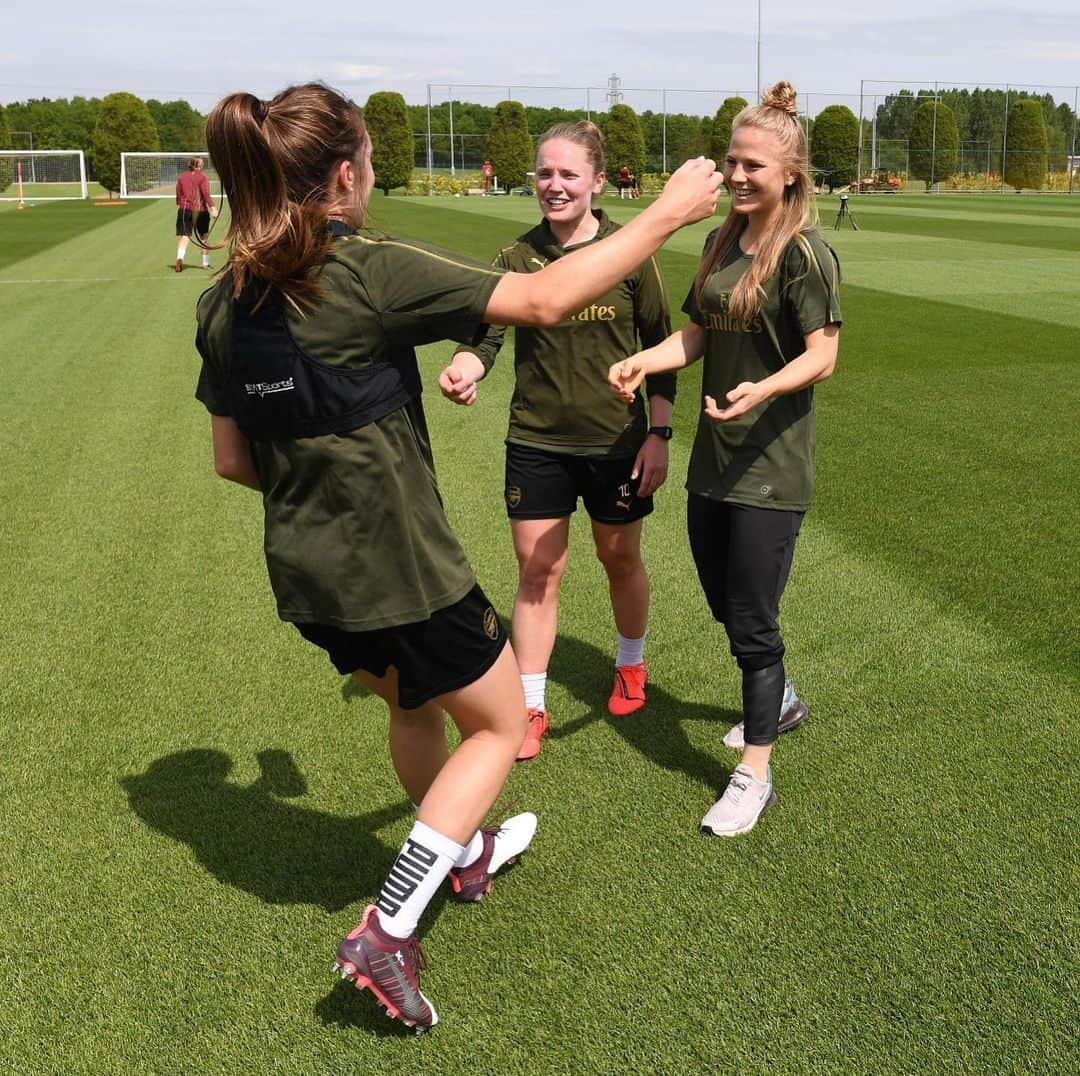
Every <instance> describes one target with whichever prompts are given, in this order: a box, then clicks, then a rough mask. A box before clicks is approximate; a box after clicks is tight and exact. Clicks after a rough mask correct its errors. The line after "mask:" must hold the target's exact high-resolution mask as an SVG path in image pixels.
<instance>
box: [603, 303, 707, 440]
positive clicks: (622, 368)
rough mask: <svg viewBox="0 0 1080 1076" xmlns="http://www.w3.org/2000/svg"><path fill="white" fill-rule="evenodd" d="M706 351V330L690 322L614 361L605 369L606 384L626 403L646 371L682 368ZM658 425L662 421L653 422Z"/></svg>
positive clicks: (655, 371) (649, 372)
mask: <svg viewBox="0 0 1080 1076" xmlns="http://www.w3.org/2000/svg"><path fill="white" fill-rule="evenodd" d="M704 353H705V330H704V329H703V328H702V327H701V326H700V325H696V324H694V322H690V323H689V324H687V325H684V326H683V327H682V328H681V329H678V330H676V331H675V332H673V333H672V334H671V335H670V336H669V337H668V338H667V339H666V340H664V341H663V342H662V343H659V344H657V345H656V347H650V348H647V349H646V350H645V351H639V352H638V353H637V354H636V355H631V356H630V357H629V358H628V359H623V360H622V361H621V362H617V363H615V364H614V365H613V366H612V367H611V369H610V370H608V384H609V385H611V388H612V391H613V392H614V393H615V395H616V396H618V397H619V398H620V399H622V400H624V401H625V402H626V403H630V402H631V401H632V400H633V398H634V393H635V392H637V389H638V386H639V385H640V384H641V382H642V381H644V380H645V377H646V376H647V375H648V374H659V373H663V372H664V371H665V370H681V369H682V368H683V367H684V366H689V365H690V364H691V363H694V362H697V360H698V359H700V358H701V356H702V355H703V354H704ZM653 424H654V425H661V423H656V422H654V423H653Z"/></svg>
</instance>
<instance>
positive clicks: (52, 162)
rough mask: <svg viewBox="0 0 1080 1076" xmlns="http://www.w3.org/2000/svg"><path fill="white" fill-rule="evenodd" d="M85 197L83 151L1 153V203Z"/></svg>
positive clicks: (60, 150) (43, 150) (7, 150)
mask: <svg viewBox="0 0 1080 1076" xmlns="http://www.w3.org/2000/svg"><path fill="white" fill-rule="evenodd" d="M20 176H21V178H22V190H21V192H20V190H19V179H20ZM86 194H87V192H86V161H85V159H84V158H83V152H82V150H81V149H38V150H24V149H5V150H0V202H17V201H18V200H19V199H20V197H21V198H22V199H23V200H24V201H27V202H55V201H60V200H61V199H78V198H85V197H86Z"/></svg>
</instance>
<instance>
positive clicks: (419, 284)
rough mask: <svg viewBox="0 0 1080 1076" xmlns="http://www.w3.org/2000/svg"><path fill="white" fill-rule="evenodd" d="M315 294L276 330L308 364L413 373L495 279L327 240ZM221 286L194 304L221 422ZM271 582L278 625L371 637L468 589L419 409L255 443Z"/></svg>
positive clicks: (205, 378) (205, 373)
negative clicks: (406, 368) (392, 366)
mask: <svg viewBox="0 0 1080 1076" xmlns="http://www.w3.org/2000/svg"><path fill="white" fill-rule="evenodd" d="M319 275H320V280H321V283H322V294H321V296H320V298H319V300H318V303H317V306H316V309H315V310H314V311H309V312H307V313H306V314H304V315H301V314H300V313H299V312H297V311H296V310H294V309H293V308H291V306H290V305H289V304H286V310H287V315H286V325H287V328H288V330H289V332H290V333H291V334H292V336H293V338H294V340H295V342H296V344H297V345H298V346H299V348H300V349H301V350H302V351H303V352H305V353H306V354H307V355H308V356H309V357H310V359H312V360H314V362H315V363H320V364H325V365H327V366H329V367H350V368H362V367H366V366H370V365H371V364H373V363H384V362H386V363H395V362H407V361H413V350H412V349H413V347H414V346H416V345H418V344H425V343H430V342H432V341H435V340H441V339H447V338H449V339H453V340H458V341H462V342H475V341H476V340H477V339H479V337H480V335H481V334H482V333H483V331H484V329H486V325H484V324H483V316H484V310H485V308H486V307H487V303H488V299H489V298H490V296H491V293H492V291H494V289H495V285H496V284H497V283H498V281H499V276H500V274H499V273H498V272H497V271H495V270H492V269H491V268H490V267H489V266H487V265H483V264H482V263H479V262H474V261H471V260H469V259H466V258H462V257H459V256H457V255H454V254H449V253H446V252H443V251H440V250H437V249H435V248H433V247H427V246H425V245H423V244H420V243H414V242H411V241H401V240H395V239H389V238H385V237H380V238H371V237H368V236H362V235H353V234H349V235H344V236H338V237H337V238H335V240H334V245H333V250H332V252H331V253H330V254H329V255H328V257H327V259H326V260H325V262H324V263H323V265H322V267H321V269H320V270H319ZM232 309H233V302H232V299H231V282H230V280H229V278H228V277H226V278H225V279H223V280H221V281H220V282H219V283H218V284H216V285H215V286H214V287H212V288H210V289H209V290H208V291H206V292H205V293H204V294H203V295H202V297H201V298H200V299H199V304H198V313H197V317H198V335H197V337H196V346H197V348H198V350H199V353H200V354H201V356H202V359H203V363H202V371H201V373H200V376H199V384H198V389H197V391H196V396H197V398H198V399H199V400H201V401H202V403H203V404H204V405H205V406H206V408H207V410H208V411H210V413H211V414H213V415H228V414H229V402H228V400H229V398H228V394H227V392H226V384H227V376H228V370H229V365H230V362H231V350H232ZM251 451H252V457H253V459H254V463H255V468H256V470H257V471H258V474H259V480H260V484H261V486H262V495H263V504H264V507H265V517H266V521H265V550H266V564H267V568H268V571H269V575H270V583H271V586H272V588H273V591H274V595H275V598H276V599H277V607H278V613H279V615H280V616H281V618H282V619H283V620H289V621H295V622H299V623H319V624H328V625H333V626H336V627H340V628H344V629H346V630H349V631H369V630H373V629H376V628H384V627H390V626H394V625H397V624H408V623H414V622H416V621H420V620H426V619H427V618H428V617H430V616H431V614H432V613H434V612H437V611H438V610H439V609H443V608H445V607H446V606H448V605H452V604H453V603H454V602H456V601H458V600H460V599H461V598H462V597H463V596H464V595H465V594H466V593H468V591H469V590H470V589H471V588H472V587H473V585H474V584H475V579H474V577H473V573H472V569H471V568H470V567H469V564H468V562H467V561H466V559H465V555H464V553H463V552H462V550H461V547H460V545H459V544H458V541H457V539H456V538H455V537H454V534H453V532H452V531H451V529H450V525H449V523H448V522H447V520H446V515H445V513H444V511H443V505H442V499H441V497H440V495H439V490H438V486H437V485H436V481H435V465H434V462H433V460H432V454H431V443H430V439H429V436H428V430H427V424H426V422H425V420H424V412H423V408H422V406H421V402H420V400H419V398H417V399H414V400H412V401H410V402H409V403H408V404H407V405H406V406H404V407H402V408H400V409H399V410H397V411H394V412H392V413H391V414H389V415H387V416H386V417H385V418H382V419H379V420H378V421H376V422H373V423H370V424H369V425H366V426H361V427H360V428H358V429H354V430H351V431H349V432H347V433H344V434H330V435H325V436H319V437H306V438H298V439H295V440H273V441H254V442H252V443H251Z"/></svg>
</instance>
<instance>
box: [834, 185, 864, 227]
mask: <svg viewBox="0 0 1080 1076" xmlns="http://www.w3.org/2000/svg"><path fill="white" fill-rule="evenodd" d="M844 217H847V219H848V220H850V221H851V226H852V228H854V229H855V231H858V230H859V222H858V221H857V220H856V219H855V214H854V213H853V212H852V211H851V210H850V209H848V196H847V195H846V194H841V195H840V211H839V212H838V213H837V214H836V223H835V224H834V225H833V231H834V232H835V231H838V230H839V228H840V222H841V221H842V220H843V219H844Z"/></svg>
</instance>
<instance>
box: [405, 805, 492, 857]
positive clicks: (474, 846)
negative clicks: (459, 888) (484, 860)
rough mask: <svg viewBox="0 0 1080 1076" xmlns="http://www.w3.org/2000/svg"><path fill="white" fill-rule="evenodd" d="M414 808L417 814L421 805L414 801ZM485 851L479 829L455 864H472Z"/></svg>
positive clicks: (482, 836)
mask: <svg viewBox="0 0 1080 1076" xmlns="http://www.w3.org/2000/svg"><path fill="white" fill-rule="evenodd" d="M409 802H410V803H412V800H409ZM412 809H413V814H415V813H416V812H417V811H419V810H420V807H419V806H418V805H417V804H415V803H413V804H412ZM483 851H484V835H483V834H482V833H481V832H480V830H477V831H476V832H475V833H474V834H473V835H472V840H471V841H469V843H468V844H467V845H465V851H464V852H462V853H461V855H460V856H459V857H458V858H457V860H456V861H455V863H454V866H455V867H468V866H471V865H472V864H473V863H475V862H476V861H477V860H478V859H479V858H480V856H481V853H483Z"/></svg>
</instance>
